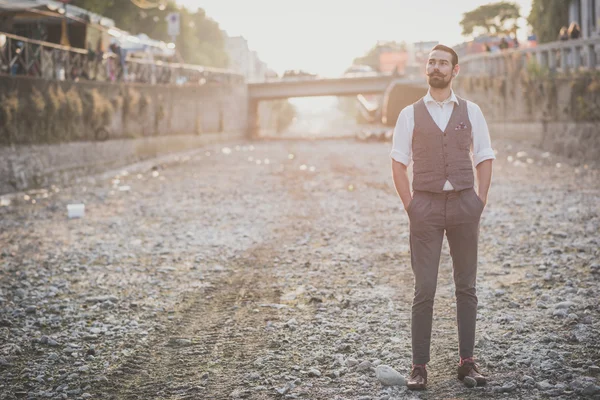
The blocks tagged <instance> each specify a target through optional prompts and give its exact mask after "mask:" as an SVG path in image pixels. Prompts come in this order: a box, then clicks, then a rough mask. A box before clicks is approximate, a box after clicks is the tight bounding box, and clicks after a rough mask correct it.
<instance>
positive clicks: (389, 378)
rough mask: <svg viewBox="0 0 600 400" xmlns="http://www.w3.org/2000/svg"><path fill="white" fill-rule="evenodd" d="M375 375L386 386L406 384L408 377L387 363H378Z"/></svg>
mask: <svg viewBox="0 0 600 400" xmlns="http://www.w3.org/2000/svg"><path fill="white" fill-rule="evenodd" d="M375 376H376V377H377V379H378V380H379V382H381V384H382V385H384V386H405V385H406V379H404V377H403V376H402V375H400V373H399V372H398V371H396V370H395V369H393V368H392V367H390V366H387V365H378V366H377V368H375Z"/></svg>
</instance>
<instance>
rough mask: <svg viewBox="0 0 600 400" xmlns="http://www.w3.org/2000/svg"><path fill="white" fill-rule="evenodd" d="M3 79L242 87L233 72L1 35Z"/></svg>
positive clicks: (0, 59) (0, 73)
mask: <svg viewBox="0 0 600 400" xmlns="http://www.w3.org/2000/svg"><path fill="white" fill-rule="evenodd" d="M0 75H12V76H17V75H21V76H33V77H39V78H45V79H56V80H95V81H105V82H138V83H150V84H179V85H202V84H205V83H209V82H223V83H241V82H243V81H244V76H243V75H241V74H238V73H235V72H233V71H230V70H226V69H220V68H211V67H203V66H199V65H191V64H180V63H169V62H164V61H155V60H148V59H140V58H134V57H132V56H131V55H129V56H127V57H126V59H125V60H124V62H122V60H121V59H120V56H119V55H117V54H115V53H112V52H105V53H98V52H94V51H88V50H84V49H77V48H73V47H66V46H61V45H57V44H53V43H48V42H43V41H39V40H33V39H28V38H25V37H21V36H17V35H13V34H9V33H2V32H0Z"/></svg>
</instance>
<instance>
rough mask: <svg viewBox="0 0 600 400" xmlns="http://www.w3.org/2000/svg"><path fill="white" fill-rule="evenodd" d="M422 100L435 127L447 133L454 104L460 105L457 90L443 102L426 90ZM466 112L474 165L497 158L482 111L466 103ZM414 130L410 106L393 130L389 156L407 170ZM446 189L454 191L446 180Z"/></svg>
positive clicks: (412, 108) (412, 111) (406, 108)
mask: <svg viewBox="0 0 600 400" xmlns="http://www.w3.org/2000/svg"><path fill="white" fill-rule="evenodd" d="M423 101H424V102H425V106H426V107H427V111H429V114H430V115H431V118H432V119H433V121H434V122H435V123H436V125H437V126H438V127H439V128H440V129H441V130H442V131H444V130H446V125H448V121H449V120H450V116H451V115H452V111H453V110H454V103H456V104H458V99H457V98H456V95H455V94H454V91H451V93H450V97H448V98H447V99H446V100H444V101H442V102H438V101H436V100H435V99H434V98H433V97H431V93H430V92H429V91H427V94H426V95H425V97H424V98H423ZM467 113H468V115H469V120H470V121H471V126H472V130H471V154H472V156H473V164H474V165H475V166H477V164H479V163H480V162H482V161H485V160H494V159H496V156H495V155H494V150H492V144H491V140H490V132H489V130H488V126H487V122H485V118H484V116H483V113H482V112H481V109H480V108H479V106H478V105H477V104H475V103H473V102H471V101H468V100H467ZM414 129H415V112H414V107H413V106H412V104H411V105H410V106H407V107H405V108H404V109H403V110H402V111H401V112H400V115H399V116H398V121H397V122H396V127H395V128H394V138H393V142H392V152H391V153H390V156H391V157H392V158H393V159H394V160H396V161H398V162H400V163H402V164H404V165H406V166H407V167H408V166H409V165H410V162H411V161H412V137H413V131H414ZM443 190H454V188H453V187H452V184H450V182H449V181H446V183H445V184H444V189H443Z"/></svg>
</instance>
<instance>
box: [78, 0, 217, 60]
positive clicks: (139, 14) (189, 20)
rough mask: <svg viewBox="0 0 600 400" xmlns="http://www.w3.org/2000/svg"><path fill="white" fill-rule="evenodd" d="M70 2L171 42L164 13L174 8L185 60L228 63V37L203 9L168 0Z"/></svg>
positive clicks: (178, 45) (128, 28) (179, 47)
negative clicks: (150, 0) (162, 4)
mask: <svg viewBox="0 0 600 400" xmlns="http://www.w3.org/2000/svg"><path fill="white" fill-rule="evenodd" d="M71 4H73V5H76V6H78V7H81V8H83V9H86V10H89V11H91V12H94V13H96V14H100V15H103V16H105V17H108V18H110V19H112V20H114V21H115V25H116V26H117V27H118V28H120V29H123V30H126V31H128V32H131V33H132V34H134V35H137V34H140V33H144V34H146V35H148V36H149V37H150V38H152V39H156V40H162V41H165V42H170V41H171V38H170V37H169V35H168V32H167V22H166V21H165V17H166V16H167V14H169V13H170V12H173V11H177V12H179V13H180V14H181V32H180V34H179V36H178V37H177V40H176V43H175V44H176V48H177V52H178V53H179V55H180V56H181V57H182V58H183V60H184V61H185V62H186V63H189V64H200V65H205V66H209V67H221V68H224V67H227V65H228V63H229V59H228V57H227V52H226V51H225V39H224V37H223V34H222V32H221V29H220V28H219V24H218V23H217V22H215V21H214V20H212V19H211V18H209V17H208V16H207V15H206V13H205V12H204V10H203V9H201V8H199V9H198V11H196V12H191V11H189V10H188V9H186V8H184V7H179V6H178V5H177V4H176V3H175V2H174V1H169V2H167V4H166V8H165V9H164V10H160V9H158V8H151V9H142V8H139V7H137V6H136V5H135V4H134V3H132V2H131V1H124V0H73V1H72V2H71Z"/></svg>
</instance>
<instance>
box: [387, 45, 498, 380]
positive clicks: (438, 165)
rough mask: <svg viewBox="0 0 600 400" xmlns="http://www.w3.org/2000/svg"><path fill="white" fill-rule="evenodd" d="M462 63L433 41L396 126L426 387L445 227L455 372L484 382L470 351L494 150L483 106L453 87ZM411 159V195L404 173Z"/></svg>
mask: <svg viewBox="0 0 600 400" xmlns="http://www.w3.org/2000/svg"><path fill="white" fill-rule="evenodd" d="M459 69H460V67H459V65H458V56H457V54H456V52H454V50H452V49H451V48H449V47H446V46H443V45H437V46H435V47H434V48H433V49H432V51H431V53H430V54H429V59H428V61H427V67H426V74H427V80H428V83H429V91H428V92H427V95H425V97H423V98H422V99H420V100H419V101H417V102H416V103H414V104H413V105H410V106H408V107H406V108H404V109H403V110H402V112H401V113H400V115H399V117H398V121H397V123H396V128H395V130H394V139H393V145H392V151H391V158H392V174H393V179H394V186H395V187H396V191H397V192H398V195H399V196H400V199H401V200H402V203H404V208H405V210H406V212H407V214H408V218H409V221H410V250H411V265H412V270H413V273H414V277H415V292H414V299H413V305H412V320H411V336H412V353H413V354H412V357H413V359H412V362H413V366H412V371H411V374H410V377H409V378H408V380H407V386H408V387H409V389H425V388H426V385H427V370H426V364H427V363H428V362H429V353H430V342H431V328H432V315H433V299H434V297H435V291H436V286H437V275H438V267H439V262H440V254H441V249H442V241H443V236H444V231H445V232H446V237H447V238H448V244H449V245H450V255H451V256H452V264H453V270H454V283H455V287H456V304H457V307H456V308H457V324H458V338H459V355H460V361H459V367H458V378H459V379H460V380H463V379H464V378H465V377H466V376H470V377H471V378H474V379H475V380H476V381H477V384H478V385H484V384H485V383H486V377H484V376H483V375H481V374H480V372H479V369H478V366H477V365H476V364H475V362H474V359H473V347H474V345H475V319H476V314H477V295H476V290H475V281H476V274H477V241H478V237H479V219H480V216H481V213H482V212H483V209H484V207H485V205H486V203H487V196H488V190H489V188H490V182H491V178H492V160H494V159H495V156H494V152H493V150H492V148H491V143H490V136H489V132H488V127H487V124H486V122H485V119H484V117H483V114H482V112H481V109H480V108H479V107H478V106H477V105H476V104H474V103H472V102H470V101H466V100H464V99H461V98H460V97H458V96H456V95H455V94H454V92H453V91H452V80H453V79H454V78H455V77H456V76H457V75H458V72H459ZM471 149H472V150H473V160H471V154H470V150H471ZM411 159H412V161H413V163H414V164H413V182H412V184H413V191H414V192H413V194H412V196H411V191H410V183H409V180H408V173H407V167H408V165H409V164H410V161H411ZM473 165H475V166H476V169H477V183H478V185H477V186H478V192H475V189H474V183H475V176H474V173H473Z"/></svg>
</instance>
